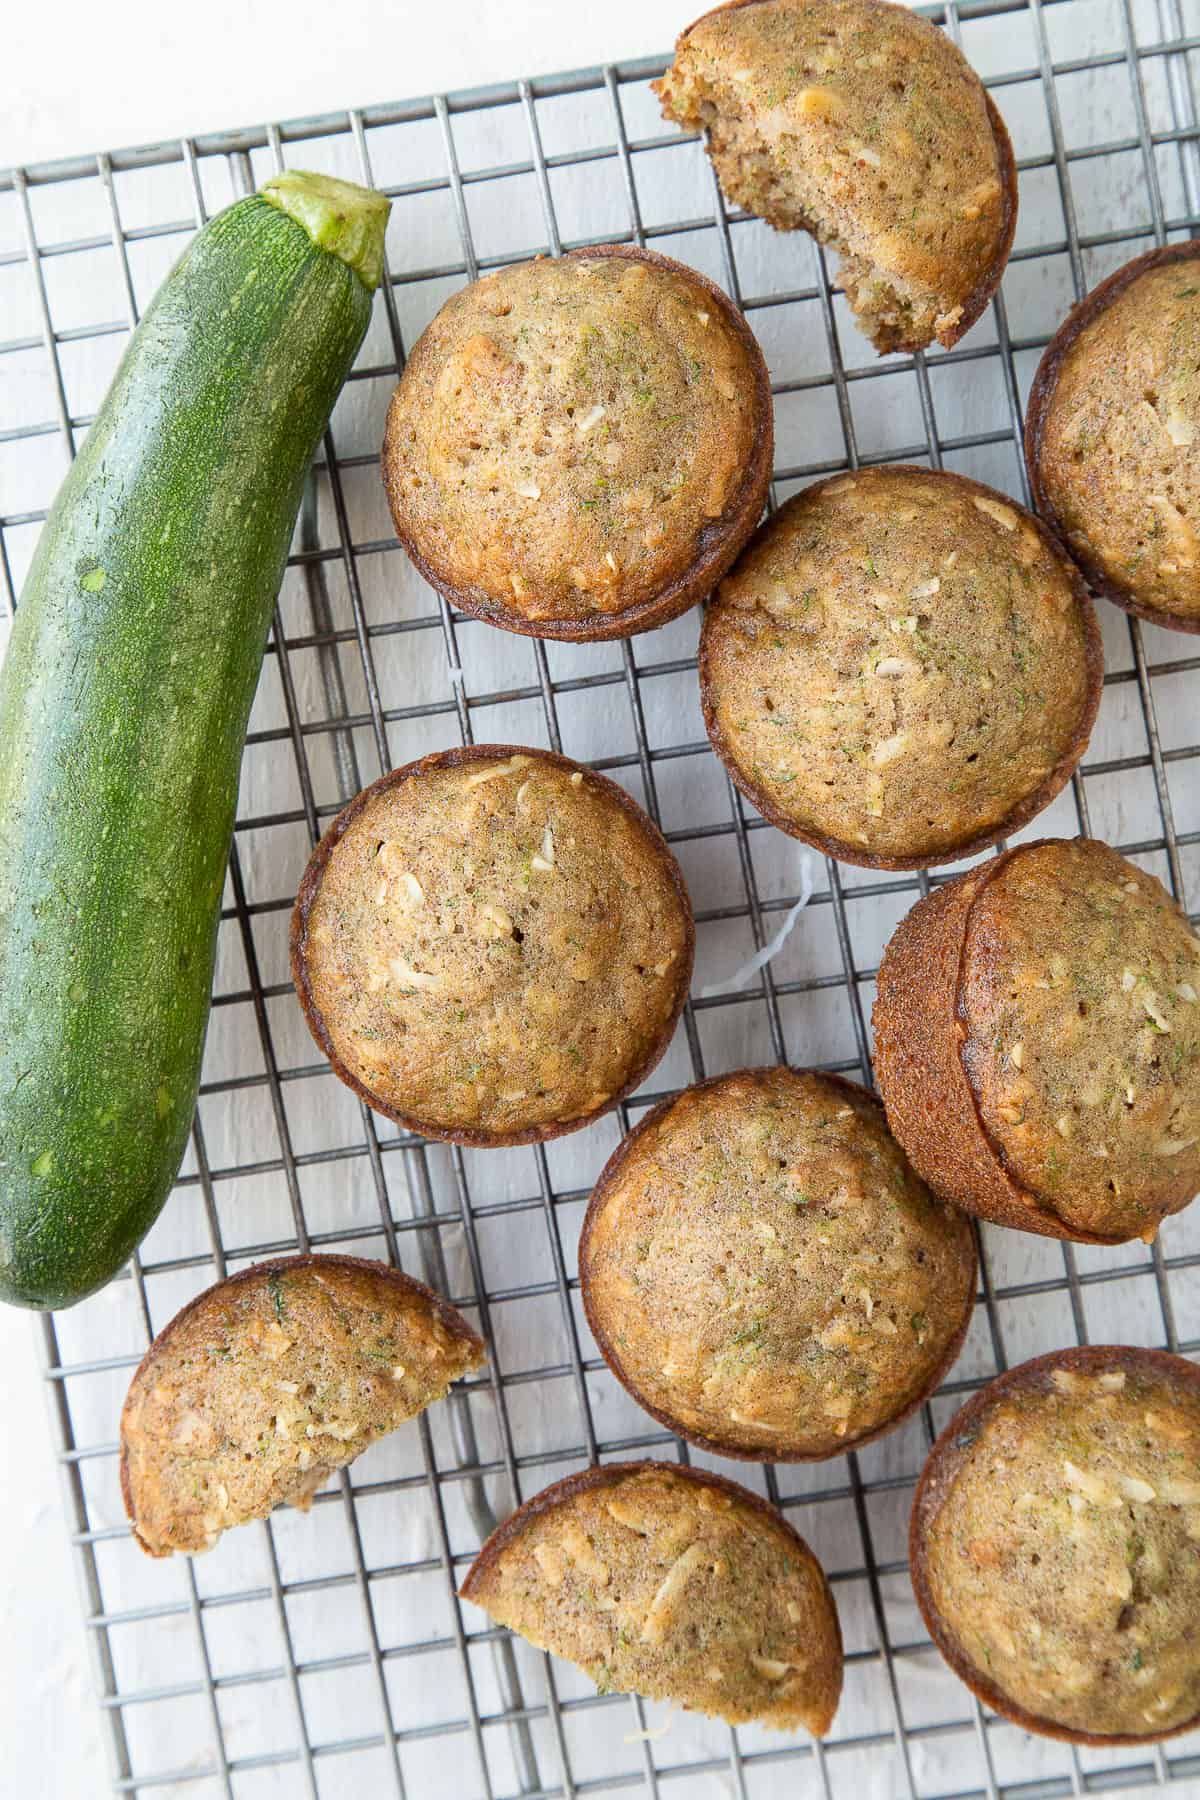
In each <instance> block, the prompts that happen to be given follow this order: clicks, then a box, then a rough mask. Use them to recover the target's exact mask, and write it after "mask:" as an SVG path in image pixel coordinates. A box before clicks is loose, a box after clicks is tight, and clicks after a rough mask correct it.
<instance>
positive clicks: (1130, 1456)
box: [910, 1346, 1200, 1744]
mask: <svg viewBox="0 0 1200 1800" xmlns="http://www.w3.org/2000/svg"><path fill="white" fill-rule="evenodd" d="M910 1550H911V1554H910V1564H911V1567H912V1574H913V1586H914V1588H915V1590H916V1596H917V1602H918V1604H919V1606H920V1608H921V1612H922V1614H923V1616H924V1619H925V1623H926V1625H927V1627H928V1629H929V1633H930V1636H931V1637H932V1638H933V1641H934V1643H935V1644H936V1645H937V1647H938V1649H939V1650H940V1651H941V1653H942V1655H943V1656H944V1657H945V1658H946V1661H947V1662H948V1663H949V1664H950V1666H951V1668H952V1669H953V1670H954V1672H955V1673H956V1674H957V1675H959V1676H961V1678H962V1679H963V1680H964V1681H965V1682H966V1683H967V1685H968V1687H970V1688H972V1689H973V1690H974V1692H975V1693H976V1694H977V1695H978V1696H979V1698H980V1699H981V1700H983V1701H984V1702H985V1703H986V1704H987V1705H988V1706H990V1707H993V1708H994V1709H995V1710H996V1711H997V1712H999V1713H1003V1714H1004V1715H1005V1716H1006V1717H1008V1718H1010V1719H1013V1720H1014V1721H1015V1722H1016V1723H1017V1724H1018V1725H1021V1726H1023V1727H1024V1728H1025V1729H1026V1730H1027V1731H1036V1732H1039V1733H1040V1734H1041V1735H1042V1736H1044V1737H1054V1738H1065V1739H1066V1740H1068V1741H1069V1742H1072V1743H1085V1744H1092V1743H1095V1744H1113V1743H1145V1742H1147V1741H1150V1740H1154V1739H1156V1738H1165V1737H1171V1736H1173V1735H1174V1734H1175V1733H1176V1732H1179V1731H1186V1730H1187V1729H1188V1728H1189V1727H1191V1726H1193V1725H1195V1724H1196V1723H1197V1722H1200V1624H1198V1621H1200V1370H1198V1369H1196V1368H1195V1367H1194V1366H1193V1365H1192V1364H1191V1363H1189V1362H1185V1361H1184V1359H1183V1358H1182V1357H1181V1356H1169V1355H1167V1354H1165V1353H1164V1352H1163V1351H1160V1350H1134V1349H1129V1348H1126V1347H1122V1346H1115V1347H1096V1348H1091V1349H1084V1350H1056V1351H1054V1352H1052V1354H1051V1355H1049V1356H1039V1357H1038V1358H1037V1359H1036V1360H1035V1361H1033V1362H1027V1363H1022V1364H1021V1366H1020V1367H1019V1368H1017V1369H1013V1370H1011V1371H1010V1372H1009V1373H1008V1374H1007V1375H1002V1376H1001V1377H1000V1378H999V1380H997V1381H993V1382H991V1383H990V1385H989V1386H987V1387H985V1388H984V1389H983V1390H982V1392H980V1393H978V1394H976V1395H975V1397H974V1398H973V1399H972V1400H971V1401H970V1402H969V1403H968V1404H967V1405H966V1406H965V1407H964V1408H963V1410H962V1411H961V1412H960V1413H959V1414H958V1415H957V1416H956V1417H955V1418H954V1419H952V1420H951V1422H950V1424H949V1425H948V1426H947V1427H946V1430H945V1431H944V1432H943V1433H942V1435H941V1437H940V1438H939V1439H938V1441H937V1443H936V1444H935V1445H934V1447H933V1450H932V1452H931V1453H930V1457H929V1460H928V1462H927V1463H926V1465H925V1470H924V1473H923V1474H922V1476H921V1481H920V1485H919V1486H918V1488H917V1493H916V1500H915V1503H914V1506H913V1513H912V1532H911V1545H910Z"/></svg>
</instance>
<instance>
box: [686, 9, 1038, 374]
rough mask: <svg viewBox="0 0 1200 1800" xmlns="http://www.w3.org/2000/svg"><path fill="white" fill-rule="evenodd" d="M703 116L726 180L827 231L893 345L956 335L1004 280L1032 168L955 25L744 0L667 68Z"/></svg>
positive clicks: (701, 29) (791, 223) (855, 296)
mask: <svg viewBox="0 0 1200 1800" xmlns="http://www.w3.org/2000/svg"><path fill="white" fill-rule="evenodd" d="M655 87H656V89H657V91H658V93H659V95H660V97H661V99H662V103H663V112H664V113H665V114H666V116H667V118H669V119H674V120H675V121H676V123H677V124H679V125H682V126H684V127H685V129H687V130H689V131H700V130H703V131H704V132H705V134H706V137H707V143H708V153H709V155H710V156H711V158H712V161H713V164H714V167H715V168H716V171H717V176H718V179H719V180H720V183H721V187H722V190H723V192H724V194H725V196H726V198H727V199H728V200H730V201H732V202H733V203H734V204H735V205H737V206H742V207H745V208H746V210H747V211H748V212H752V213H757V214H758V215H759V216H760V217H761V218H764V219H766V221H767V223H768V224H770V225H774V226H775V227H776V229H777V230H779V231H795V230H803V231H811V232H812V234H813V236H814V237H816V238H818V239H819V241H820V242H821V243H823V244H828V245H830V246H831V247H832V248H833V249H835V250H837V251H838V252H839V253H840V256H841V269H840V272H839V280H840V282H841V285H842V288H843V291H844V292H845V295H846V298H847V300H848V301H849V302H850V305H851V307H852V308H853V310H854V313H855V316H856V318H857V320H858V323H859V325H860V326H861V327H862V329H863V330H864V331H865V332H866V334H867V336H868V337H869V338H870V339H871V342H872V343H873V344H874V345H875V347H876V349H877V350H878V351H880V353H881V354H882V353H883V352H884V351H888V350H922V349H924V347H925V346H926V345H927V344H929V343H931V342H932V341H933V339H934V338H936V339H937V340H938V342H939V343H940V344H944V345H945V346H946V347H947V348H949V347H950V345H951V344H954V343H957V341H958V339H959V338H960V337H961V336H962V334H963V332H964V331H966V330H967V329H968V327H969V326H971V325H973V324H974V323H975V321H976V319H977V318H978V317H979V315H980V313H982V311H983V309H984V307H985V306H986V305H987V303H988V301H989V300H990V298H991V296H992V295H993V293H994V292H995V291H996V288H997V286H998V285H999V282H1000V277H1001V275H1002V274H1003V272H1004V265H1005V263H1006V262H1007V261H1008V253H1009V251H1010V249H1011V248H1012V240H1013V231H1014V229H1015V227H1016V221H1017V174H1016V165H1015V163H1014V162H1013V153H1012V145H1011V144H1010V143H1009V140H1008V132H1007V131H1006V130H1005V128H1004V121H1003V120H1002V119H1001V117H1000V114H999V113H998V112H997V111H996V108H995V107H994V106H993V105H992V102H991V101H990V100H989V99H988V96H987V95H986V94H985V93H984V91H983V87H982V85H981V84H980V81H979V78H978V76H977V75H976V74H975V72H974V70H973V69H972V68H971V67H970V65H969V64H968V63H967V62H966V61H965V60H964V58H963V57H962V55H961V53H960V52H959V51H958V50H957V49H956V48H955V46H954V45H953V44H952V43H951V42H950V39H949V38H948V37H946V36H945V34H944V33H943V32H941V31H939V30H938V29H937V27H936V26H934V25H931V24H930V23H929V21H928V20H927V19H922V18H919V17H918V16H917V15H916V14H915V13H911V12H909V11H908V10H907V9H906V8H905V7H902V6H889V5H887V4H885V0H734V3H733V4H731V5H726V6H720V7H718V8H717V9H716V11H715V12H710V13H706V14H705V15H704V17H703V18H702V19H698V20H697V21H696V23H695V24H694V25H691V26H689V28H688V29H687V31H685V32H684V34H683V36H682V37H681V38H680V39H679V42H678V43H677V44H676V46H675V61H674V63H673V64H672V66H671V67H670V68H669V69H668V70H667V72H666V74H665V75H664V76H663V78H662V80H661V81H659V82H656V83H655Z"/></svg>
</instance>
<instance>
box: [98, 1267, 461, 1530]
mask: <svg viewBox="0 0 1200 1800" xmlns="http://www.w3.org/2000/svg"><path fill="white" fill-rule="evenodd" d="M483 1360H484V1348H483V1344H482V1343H481V1342H480V1340H479V1339H478V1338H477V1337H476V1336H475V1333H474V1332H473V1331H472V1330H471V1328H470V1326H469V1325H468V1324H467V1322H466V1320H465V1319H464V1318H463V1316H462V1314H461V1313H459V1312H457V1311H456V1310H455V1308H454V1307H452V1306H449V1305H448V1304H447V1303H446V1301H444V1300H441V1299H439V1298H438V1296H437V1295H436V1294H434V1293H432V1292H431V1291H430V1289H429V1288H427V1287H423V1286H422V1284H421V1283H420V1282H419V1281H413V1280H411V1279H410V1277H409V1276H407V1275H402V1274H401V1273H400V1271H399V1270H398V1269H392V1268H389V1267H388V1265H387V1264H386V1263H380V1262H371V1261H368V1260H366V1259H364V1258H362V1257H357V1256H287V1257H280V1258H279V1259H277V1260H276V1261H274V1262H266V1263H256V1264H254V1266H253V1267H252V1268H248V1269H242V1270H240V1271H239V1273H238V1274H236V1275H231V1276H230V1277H229V1279H228V1280H227V1281H219V1282H217V1284H216V1286H215V1287H210V1288H208V1289H207V1290H206V1292H204V1293H203V1294H199V1295H197V1297H196V1299H194V1300H192V1301H191V1302H190V1303H189V1304H188V1305H187V1306H185V1307H184V1308H183V1311H182V1312H180V1313H177V1314H176V1316H175V1317H174V1318H173V1319H172V1320H171V1323H170V1324H169V1325H168V1326H167V1327H166V1329H165V1330H163V1331H160V1332H159V1334H158V1336H157V1337H156V1338H155V1340H154V1342H153V1343H152V1344H151V1346H150V1348H149V1350H147V1352H146V1354H145V1356H144V1357H143V1359H142V1362H141V1365H140V1367H139V1368H138V1371H137V1373H136V1374H135V1376H134V1378H133V1380H132V1382H131V1383H130V1385H129V1393H128V1396H127V1398H126V1401H125V1406H124V1410H123V1411H122V1413H121V1491H122V1493H123V1495H124V1498H125V1510H126V1512H127V1513H128V1514H129V1518H130V1522H131V1524H132V1526H133V1535H134V1537H135V1539H136V1540H137V1542H138V1543H139V1544H140V1545H141V1547H142V1549H143V1550H145V1551H147V1552H148V1554H149V1555H151V1556H170V1555H171V1553H172V1552H173V1551H176V1550H184V1551H196V1550H209V1549H211V1548H212V1546H213V1545H214V1544H215V1543H216V1541H217V1539H218V1538H219V1537H220V1535H221V1533H222V1532H223V1531H227V1530H228V1529H229V1527H230V1526H232V1525H243V1524H245V1523H246V1521H247V1520H249V1519H265V1518H266V1516H267V1514H268V1513H269V1512H271V1511H272V1509H273V1508H274V1507H276V1506H283V1505H290V1506H298V1507H299V1508H300V1509H301V1510H302V1511H307V1509H308V1507H309V1506H310V1505H311V1504H312V1497H313V1495H314V1494H315V1493H316V1491H317V1489H318V1488H319V1487H320V1486H321V1485H322V1484H323V1483H324V1482H325V1481H327V1480H328V1478H329V1476H330V1475H331V1474H332V1473H333V1472H334V1470H335V1469H340V1468H343V1467H344V1466H345V1464H346V1463H348V1462H351V1461H353V1459H354V1458H355V1457H356V1456H358V1455H359V1454H360V1452H361V1451H363V1450H365V1449H366V1448H367V1445H368V1444H372V1443H374V1441H375V1440H376V1438H380V1437H382V1436H384V1434H385V1433H386V1432H389V1431H395V1429H396V1427H397V1426H398V1425H401V1424H402V1423H403V1422H404V1420H406V1419H411V1418H412V1417H413V1416H414V1414H416V1413H419V1412H422V1411H424V1409H425V1408H426V1407H427V1406H429V1405H430V1404H431V1403H432V1402H433V1401H435V1400H440V1399H441V1398H442V1396H443V1395H444V1394H445V1392H446V1390H447V1389H448V1387H449V1386H450V1383H451V1382H452V1381H454V1380H456V1379H457V1378H458V1377H459V1376H460V1375H465V1374H466V1373H467V1372H468V1371H469V1370H471V1369H477V1368H478V1367H479V1365H480V1364H481V1363H482V1362H483Z"/></svg>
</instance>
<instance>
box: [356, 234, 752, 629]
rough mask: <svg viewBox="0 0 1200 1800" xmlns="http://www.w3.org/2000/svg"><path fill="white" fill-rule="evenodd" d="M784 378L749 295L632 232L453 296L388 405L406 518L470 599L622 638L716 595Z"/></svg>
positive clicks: (531, 625) (534, 625) (453, 591)
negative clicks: (742, 307) (645, 246)
mask: <svg viewBox="0 0 1200 1800" xmlns="http://www.w3.org/2000/svg"><path fill="white" fill-rule="evenodd" d="M772 442H773V440H772V409H771V390H770V383H769V380H768V377H767V370H766V364H765V363H764V362H763V358H762V353H761V351H760V350H759V348H758V345H757V344H756V343H755V341H754V338H753V336H752V335H751V333H750V330H749V327H748V326H747V324H746V321H745V319H744V318H743V317H742V315H741V313H740V312H739V311H738V310H737V308H736V307H735V306H734V305H733V304H732V302H731V301H730V300H729V299H728V298H727V296H726V295H725V294H724V293H722V291H721V290H720V288H718V287H716V286H715V284H714V283H713V282H711V281H708V280H706V279H705V277H704V276H703V275H699V274H697V273H696V271H695V270H694V269H688V268H685V267H684V265H683V264H682V263H677V262H672V261H671V260H670V258H668V257H665V256H656V255H655V254H654V253H653V252H652V251H649V250H638V249H635V248H633V247H632V246H630V245H626V244H619V245H608V246H604V247H602V248H595V249H589V250H578V251H572V252H571V254H570V255H568V256H563V257H558V258H550V257H539V258H538V259H537V260H536V261H535V262H529V263H521V264H518V265H517V266H515V267H513V268H508V269H502V270H500V271H499V272H498V273H496V274H494V275H487V276H484V277H483V279H482V280H479V281H476V282H473V283H472V284H471V286H470V287H467V288H464V289H463V290H462V292H461V293H458V294H455V295H454V296H453V297H452V298H451V299H450V300H448V301H447V302H446V304H445V306H443V308H442V310H441V311H440V312H439V313H438V315H437V317H436V318H435V319H434V320H433V322H432V324H431V325H429V326H428V327H427V328H426V330H425V331H424V332H423V333H422V334H421V337H420V338H419V340H418V342H417V344H416V347H415V348H414V350H413V353H412V355H411V357H410V358H409V361H408V365H407V367H406V368H405V370H404V373H403V375H402V376H401V379H400V385H399V386H398V387H397V389H396V392H395V395H394V396H393V399H392V404H391V407H390V409H389V411H388V420H387V430H386V434H385V437H384V444H383V479H384V485H385V486H386V488H387V492H388V499H389V501H390V503H391V508H392V517H393V519H394V521H395V525H396V533H397V536H398V537H399V538H400V541H401V543H402V544H403V545H404V547H405V548H406V550H407V551H408V553H409V555H410V556H411V558H412V560H413V562H414V563H415V564H416V566H417V568H418V569H419V570H420V572H421V574H422V575H424V577H425V579H426V580H427V581H429V582H431V583H432V585H433V586H434V587H436V588H437V589H438V590H439V591H440V592H441V593H443V594H444V595H445V596H446V598H447V599H448V600H449V601H451V602H452V603H453V604H454V605H456V606H459V607H461V608H462V609H463V610H464V611H466V612H469V613H474V614H475V615H477V616H478V617H479V618H483V619H487V620H489V621H490V622H491V623H492V624H493V625H501V626H503V627H504V628H505V629H506V630H508V631H517V632H524V633H526V634H527V635H529V636H533V637H548V638H574V639H594V638H614V637H628V636H630V635H631V634H632V633H634V632H638V631H648V630H650V628H651V627H652V626H655V625H662V624H665V623H666V621H667V620H669V619H674V618H676V617H677V616H678V615H679V614H680V613H682V612H686V610H687V609H688V607H690V606H693V605H695V603H696V601H697V600H700V599H703V597H704V596H705V595H706V594H707V593H709V592H710V591H711V589H712V587H713V586H714V584H715V583H716V581H717V580H718V579H719V577H720V576H721V575H723V574H724V572H725V570H726V569H727V568H728V567H729V565H730V563H731V562H732V561H733V559H734V557H735V556H736V554H737V552H738V550H739V549H740V548H741V546H742V544H743V543H744V542H745V541H746V538H747V537H748V536H749V535H750V533H751V531H752V530H753V529H754V526H755V525H756V524H757V522H758V518H759V515H760V513H761V512H762V508H763V503H764V501H765V499H766V493H767V485H768V482H769V481H770V476H771V454H772Z"/></svg>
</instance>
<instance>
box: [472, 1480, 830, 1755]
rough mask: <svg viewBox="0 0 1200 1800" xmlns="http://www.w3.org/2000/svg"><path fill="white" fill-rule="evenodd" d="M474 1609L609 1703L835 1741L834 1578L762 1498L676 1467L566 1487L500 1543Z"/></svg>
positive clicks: (520, 1519) (482, 1576)
mask: <svg viewBox="0 0 1200 1800" xmlns="http://www.w3.org/2000/svg"><path fill="white" fill-rule="evenodd" d="M462 1597H463V1599H464V1600H470V1601H472V1602H473V1603H474V1604H475V1605H476V1606H479V1607H482V1608H483V1610H484V1611H485V1612H486V1613H487V1614H488V1615H489V1617H491V1618H493V1619H495V1620H496V1622H497V1624H500V1625H507V1626H508V1627H509V1629H510V1630H512V1631H518V1632H520V1634H521V1636H522V1637H525V1638H528V1639H529V1641H530V1643H532V1644H535V1645H536V1646H537V1647H538V1649H540V1650H550V1651H553V1653H554V1654H555V1655H556V1656H561V1657H564V1658H565V1659H566V1660H567V1661H568V1662H573V1663H576V1664H578V1666H579V1667H580V1668H582V1669H583V1670H585V1671H586V1673H587V1674H588V1675H589V1676H590V1677H591V1679H592V1680H593V1681H594V1682H595V1683H596V1686H597V1687H598V1688H599V1689H600V1690H601V1692H607V1691H609V1690H611V1689H614V1688H616V1689H621V1690H625V1691H629V1692H632V1693H636V1694H644V1695H645V1696H646V1698H647V1699H651V1700H669V1701H672V1702H674V1703H675V1704H676V1705H679V1706H683V1707H685V1708H688V1709H690V1710H693V1711H696V1712H702V1713H707V1714H709V1715H710V1716H711V1717H715V1718H719V1719H726V1720H728V1722H729V1723H730V1724H731V1725H743V1724H747V1723H749V1722H750V1721H751V1720H754V1721H756V1722H757V1723H759V1724H762V1725H771V1726H774V1727H775V1728H776V1729H777V1730H780V1731H794V1730H796V1729H797V1728H798V1727H799V1726H801V1725H803V1726H806V1727H807V1728H808V1730H809V1731H811V1732H812V1733H813V1734H814V1736H816V1737H823V1736H824V1735H825V1733H826V1732H827V1731H828V1729H829V1727H830V1725H831V1724H832V1722H833V1716H834V1713H835V1712H836V1711H837V1703H838V1698H839V1695H840V1693H841V1688H842V1638H841V1632H840V1630H839V1628H838V1618H837V1612H836V1610H835V1609H834V1604H833V1596H832V1595H831V1593H830V1591H829V1583H828V1582H827V1581H826V1579H825V1576H824V1573H823V1572H822V1569H821V1565H820V1564H819V1563H818V1561H817V1559H816V1557H815V1556H814V1555H813V1554H812V1551H811V1550H810V1549H809V1548H808V1546H807V1544H806V1543H805V1542H804V1540H803V1539H802V1538H801V1537H799V1536H797V1534H796V1533H795V1532H794V1531H793V1530H792V1528H791V1526H790V1525H789V1524H788V1523H787V1521H786V1520H785V1519H784V1518H783V1515H782V1514H781V1513H779V1512H777V1511H776V1510H775V1508H774V1507H773V1506H768V1505H767V1503H766V1501H765V1500H760V1499H759V1498H758V1496H757V1495H756V1494H751V1493H749V1492H747V1490H746V1489H745V1488H742V1487H738V1486H736V1485H735V1484H734V1483H733V1482H732V1481H724V1480H722V1478H721V1477H720V1476H719V1475H709V1474H707V1473H706V1472H704V1471H702V1470H699V1469H690V1468H682V1467H680V1466H679V1465H677V1464H674V1463H654V1462H642V1463H607V1464H605V1465H604V1466H603V1467H601V1468H596V1469H588V1470H587V1471H586V1472H585V1473H584V1474H582V1475H572V1476H569V1477H568V1478H567V1480H565V1481H558V1482H555V1484H554V1486H553V1487H548V1488H547V1489H546V1490H545V1491H544V1492H543V1493H541V1494H538V1495H537V1496H536V1497H535V1498H534V1499H532V1500H530V1501H527V1502H526V1504H525V1505H524V1506H522V1507H521V1508H520V1509H519V1510H518V1511H517V1512H515V1513H514V1514H513V1515H512V1517H511V1518H510V1519H508V1520H507V1521H506V1522H505V1523H504V1524H503V1525H501V1527H500V1529H499V1530H498V1531H495V1532H493V1534H492V1536H491V1537H490V1538H489V1539H488V1541H487V1543H486V1544H485V1545H484V1546H483V1549H482V1550H481V1551H480V1552H479V1555H478V1556H477V1557H476V1558H475V1561H474V1562H473V1563H472V1565H471V1568H470V1571H469V1572H468V1575H467V1579H466V1580H465V1581H464V1583H463V1586H462Z"/></svg>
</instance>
